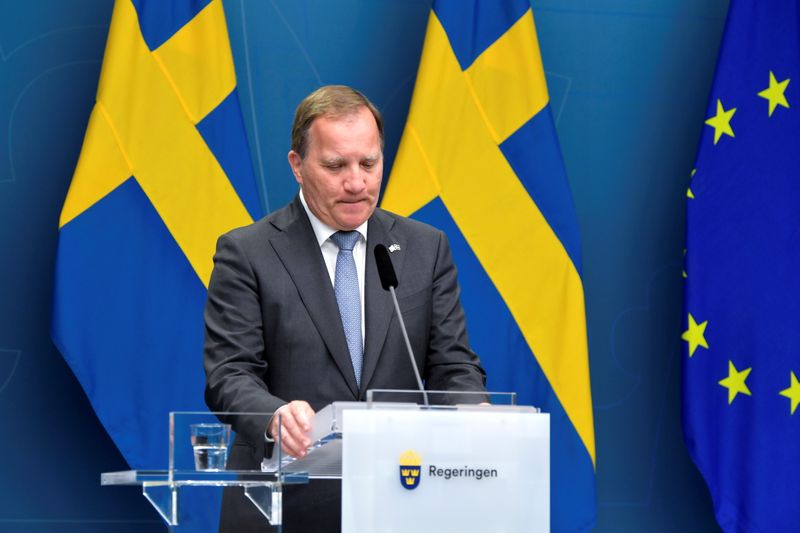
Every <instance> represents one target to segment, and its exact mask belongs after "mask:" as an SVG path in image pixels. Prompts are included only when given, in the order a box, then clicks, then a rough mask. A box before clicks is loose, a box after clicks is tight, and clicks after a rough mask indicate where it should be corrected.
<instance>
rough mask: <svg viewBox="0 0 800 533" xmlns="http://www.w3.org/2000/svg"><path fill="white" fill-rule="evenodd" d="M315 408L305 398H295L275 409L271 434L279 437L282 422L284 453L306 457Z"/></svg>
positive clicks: (282, 447) (270, 427) (273, 436)
mask: <svg viewBox="0 0 800 533" xmlns="http://www.w3.org/2000/svg"><path fill="white" fill-rule="evenodd" d="M313 416H314V410H313V409H312V408H311V406H310V405H308V402H304V401H303V400H295V401H293V402H289V403H287V404H286V405H283V406H281V407H280V408H278V410H277V411H275V414H274V415H273V416H272V420H271V421H270V423H269V436H270V437H272V438H273V439H275V440H277V439H278V424H280V436H281V449H283V452H284V453H287V454H289V455H291V456H292V457H296V458H298V459H300V458H301V457H305V455H306V450H307V449H308V447H309V446H310V445H311V439H309V438H308V432H309V431H310V430H311V417H313Z"/></svg>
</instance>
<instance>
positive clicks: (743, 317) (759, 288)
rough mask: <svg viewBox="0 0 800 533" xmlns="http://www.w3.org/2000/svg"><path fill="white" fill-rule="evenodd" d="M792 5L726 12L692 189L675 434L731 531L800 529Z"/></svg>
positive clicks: (745, 3)
mask: <svg viewBox="0 0 800 533" xmlns="http://www.w3.org/2000/svg"><path fill="white" fill-rule="evenodd" d="M798 43H800V4H798V2H796V1H794V0H780V1H778V0H776V1H773V2H760V1H757V0H733V1H731V3H730V8H729V12H728V20H727V23H726V27H725V34H724V37H723V42H722V47H721V49H720V55H719V59H718V62H717V70H716V74H715V78H714V84H713V88H712V93H711V98H710V101H709V105H708V110H707V114H706V121H705V126H704V131H703V135H702V138H701V141H700V148H699V151H698V156H697V162H696V164H695V170H694V171H693V177H692V179H691V182H690V186H689V190H688V191H687V196H688V199H687V202H688V209H687V234H686V248H687V253H686V271H685V272H686V287H685V294H686V298H685V313H684V321H685V327H686V330H685V331H684V333H683V340H684V341H685V352H684V354H685V357H684V360H683V427H684V437H685V440H686V445H687V447H688V449H689V453H690V455H691V456H692V459H693V460H694V462H695V463H696V464H697V467H698V469H699V470H700V472H701V473H702V475H703V477H704V478H705V480H706V482H707V483H708V486H709V489H710V492H711V496H712V498H713V500H714V508H715V511H716V516H717V521H718V522H719V524H720V526H722V528H723V529H724V530H725V531H737V532H738V531H753V532H755V531H774V532H784V531H797V530H798V527H800V526H799V524H800V490H798V487H797V483H798V479H800V447H799V446H800V413H798V412H797V406H798V404H800V384H799V383H798V376H800V328H798V325H800V275H798V273H800V246H798V242H800V240H799V239H800V181H798V178H799V177H800V161H798V159H797V151H796V150H797V147H798V143H800V114H798V107H800V92H798V82H799V81H800V47H798Z"/></svg>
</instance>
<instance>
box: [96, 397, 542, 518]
mask: <svg viewBox="0 0 800 533" xmlns="http://www.w3.org/2000/svg"><path fill="white" fill-rule="evenodd" d="M479 404H480V405H479ZM238 415H247V416H253V413H239V414H238ZM235 416H237V414H235V413H212V414H210V413H170V441H171V445H170V462H169V468H167V469H166V470H156V471H129V472H112V473H105V474H102V476H101V483H102V484H103V485H126V484H127V485H131V484H134V485H141V486H142V490H143V493H144V495H145V497H146V498H147V499H148V500H149V501H150V502H151V503H152V504H153V506H154V507H155V508H156V509H157V510H158V512H159V514H160V515H161V516H162V518H164V520H165V522H167V524H168V525H171V526H178V525H179V524H180V493H181V490H182V489H183V488H184V487H187V486H191V487H230V486H238V487H241V488H242V490H243V491H244V493H245V495H246V496H247V497H248V498H249V499H250V501H251V502H252V503H253V504H254V505H255V506H256V507H257V508H258V509H259V510H260V511H261V512H262V514H263V515H264V516H265V517H266V518H267V519H268V520H269V522H270V523H271V524H273V525H276V526H280V525H281V524H282V522H283V520H282V513H281V509H282V504H283V501H282V498H283V495H282V487H283V486H284V485H287V484H296V483H314V480H315V479H341V480H342V531H344V532H347V533H359V532H370V533H372V532H380V531H386V532H390V531H415V532H426V531H431V532H434V531H435V532H446V531H454V532H455V531H458V532H468V531H476V532H485V531H504V532H517V531H520V532H521V531H525V532H529V531H542V532H545V531H549V524H550V511H549V510H550V468H549V464H550V426H549V415H547V414H543V413H540V412H539V411H538V409H536V408H533V407H528V406H518V405H516V404H515V396H514V395H513V394H501V393H475V392H471V393H454V392H427V393H425V395H424V396H423V395H422V393H420V392H419V391H369V392H368V394H367V401H366V402H334V403H333V404H330V405H329V406H327V407H325V408H324V409H322V410H320V411H319V412H318V413H317V414H316V416H315V417H314V420H313V422H312V430H311V440H312V445H311V447H310V449H309V453H308V454H307V455H306V457H304V458H303V459H300V460H296V459H294V458H292V457H289V456H286V455H284V454H282V453H281V451H280V446H279V445H278V444H279V443H276V445H275V447H274V452H273V455H272V457H270V458H267V459H265V460H264V462H263V463H262V468H261V470H260V471H229V470H223V471H198V470H196V469H195V468H194V466H195V465H194V464H193V449H192V447H191V438H190V436H189V430H188V428H189V427H190V426H192V425H197V424H198V423H200V424H203V423H214V422H217V420H216V417H219V418H220V419H221V420H226V421H230V420H232V417H235ZM260 416H263V417H264V420H265V425H264V426H265V427H266V421H267V420H269V417H270V416H271V415H270V414H268V413H262V414H261V415H260ZM205 420H208V422H204V421H205ZM233 420H235V418H233ZM234 426H235V421H234ZM215 529H216V524H209V530H210V531H211V530H215Z"/></svg>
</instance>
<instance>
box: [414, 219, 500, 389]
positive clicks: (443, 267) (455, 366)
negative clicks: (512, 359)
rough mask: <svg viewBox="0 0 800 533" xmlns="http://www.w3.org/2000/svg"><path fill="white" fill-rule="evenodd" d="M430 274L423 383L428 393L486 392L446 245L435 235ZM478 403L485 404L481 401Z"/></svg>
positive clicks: (446, 243)
mask: <svg viewBox="0 0 800 533" xmlns="http://www.w3.org/2000/svg"><path fill="white" fill-rule="evenodd" d="M438 235H439V239H438V246H437V250H436V261H435V265H434V272H433V287H432V316H431V331H430V340H429V343H428V353H427V357H426V360H425V381H426V388H427V389H429V390H459V391H484V390H486V388H485V385H486V372H485V371H484V370H483V368H482V367H481V364H480V360H479V359H478V356H477V355H475V353H474V352H473V351H472V349H470V347H469V341H468V339H467V326H466V317H465V316H464V309H463V308H462V307H461V299H460V288H459V286H458V278H457V276H456V267H455V264H454V263H453V257H452V255H451V253H450V245H449V243H448V241H447V237H446V236H445V235H444V233H441V232H439V233H438ZM478 401H485V398H484V397H481V398H480V399H479V400H478Z"/></svg>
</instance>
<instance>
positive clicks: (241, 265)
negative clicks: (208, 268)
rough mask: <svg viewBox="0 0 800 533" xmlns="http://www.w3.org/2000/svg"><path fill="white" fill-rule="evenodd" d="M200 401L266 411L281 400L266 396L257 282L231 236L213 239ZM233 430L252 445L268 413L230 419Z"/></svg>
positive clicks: (260, 439)
mask: <svg viewBox="0 0 800 533" xmlns="http://www.w3.org/2000/svg"><path fill="white" fill-rule="evenodd" d="M204 317H205V346H204V355H203V364H204V367H205V372H206V392H205V397H206V404H207V405H208V407H209V408H210V409H211V410H212V411H223V412H260V413H271V412H274V411H275V410H276V409H277V408H278V407H280V406H281V405H283V404H285V403H286V402H285V401H283V400H282V399H280V398H278V397H276V396H274V395H272V394H270V391H269V390H268V388H267V385H266V383H265V381H264V376H266V373H267V370H268V368H267V366H268V365H267V361H266V358H265V357H264V336H263V322H262V312H261V305H260V300H259V292H258V283H257V280H256V276H255V273H254V272H253V269H252V267H251V264H250V261H249V260H248V258H247V254H246V252H245V251H244V250H243V249H242V247H241V246H240V245H239V244H238V243H237V242H236V240H235V238H234V237H232V236H231V235H230V234H229V235H223V236H222V237H220V239H219V241H218V242H217V252H216V254H215V255H214V270H213V272H212V273H211V281H210V283H209V286H208V299H207V301H206V307H205V313H204ZM230 423H231V424H232V425H233V428H234V430H235V431H236V432H237V433H238V434H239V435H241V436H242V437H243V438H244V439H245V440H246V441H247V442H248V443H250V444H251V445H252V446H254V447H255V448H256V449H259V450H260V449H261V447H262V446H263V445H264V435H265V430H266V427H267V423H268V417H255V416H237V417H231V418H230Z"/></svg>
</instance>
